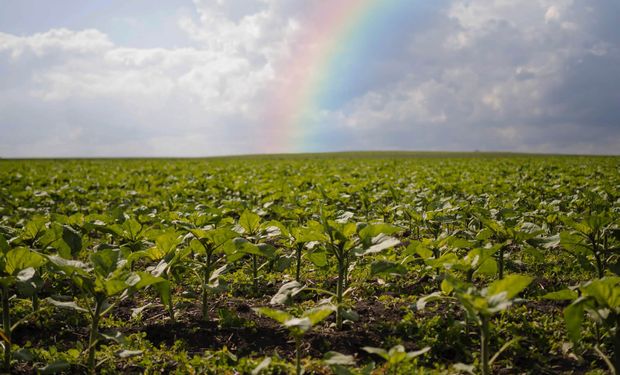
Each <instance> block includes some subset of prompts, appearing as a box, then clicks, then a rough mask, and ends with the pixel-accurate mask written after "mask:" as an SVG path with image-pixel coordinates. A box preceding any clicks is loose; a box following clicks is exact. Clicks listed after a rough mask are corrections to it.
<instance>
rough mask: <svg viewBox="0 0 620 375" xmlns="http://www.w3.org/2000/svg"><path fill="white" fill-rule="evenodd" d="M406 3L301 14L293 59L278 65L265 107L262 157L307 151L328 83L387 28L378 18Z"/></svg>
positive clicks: (350, 4)
mask: <svg viewBox="0 0 620 375" xmlns="http://www.w3.org/2000/svg"><path fill="white" fill-rule="evenodd" d="M409 1H412V0H330V1H319V2H317V3H318V5H315V6H314V7H313V9H309V10H308V12H306V14H308V16H307V19H304V20H303V26H304V27H305V30H304V31H303V32H300V34H301V35H299V39H298V40H296V41H295V42H296V43H295V45H296V46H299V47H298V48H297V49H298V51H297V52H298V53H297V54H295V56H292V57H289V58H288V59H285V60H284V61H283V62H282V66H280V68H282V69H278V71H279V74H278V78H277V79H276V80H277V83H276V85H275V86H276V87H275V89H273V91H272V93H271V95H270V98H269V103H268V104H267V106H266V113H265V119H264V120H265V121H266V122H267V123H268V125H267V128H268V129H267V132H266V135H267V137H268V139H269V140H268V141H267V142H265V145H264V146H265V149H264V150H263V151H264V152H269V153H274V152H300V151H308V146H309V145H308V143H309V142H310V141H311V138H312V137H313V134H312V133H313V132H316V131H317V128H319V127H324V126H325V124H321V113H322V112H323V111H324V109H325V108H326V107H329V106H330V101H333V100H334V98H333V91H334V89H335V88H334V82H337V81H339V80H340V79H339V76H340V75H341V74H343V73H346V72H345V70H346V69H348V68H350V66H351V65H355V64H354V63H355V62H354V61H352V60H354V59H359V58H363V57H364V56H363V52H360V51H363V49H364V44H365V42H366V40H368V38H372V37H373V34H375V33H377V32H381V30H382V29H383V28H382V27H381V26H386V25H385V24H387V23H389V17H381V14H383V15H385V14H389V12H390V11H394V10H397V9H398V7H399V6H400V5H401V4H405V3H407V2H409ZM312 4H316V3H315V2H312ZM381 23H382V24H383V25H381ZM388 26H389V25H388ZM367 52H369V53H372V51H367ZM352 63H353V64H352ZM358 65H359V63H358ZM365 74H368V73H367V72H366V73H365ZM349 75H350V74H349ZM340 84H343V83H340ZM345 84H346V83H345ZM310 148H312V146H310Z"/></svg>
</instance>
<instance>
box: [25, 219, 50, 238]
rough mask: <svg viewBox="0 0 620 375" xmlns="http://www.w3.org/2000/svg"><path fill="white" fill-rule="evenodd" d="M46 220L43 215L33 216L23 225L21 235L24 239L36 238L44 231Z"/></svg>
mask: <svg viewBox="0 0 620 375" xmlns="http://www.w3.org/2000/svg"><path fill="white" fill-rule="evenodd" d="M46 222H47V219H45V218H44V217H41V216H35V217H33V218H32V219H30V221H28V222H27V223H26V225H25V226H24V231H23V232H22V234H21V237H22V238H23V239H24V240H35V239H37V238H38V237H39V236H41V235H42V234H43V232H44V231H45V224H46Z"/></svg>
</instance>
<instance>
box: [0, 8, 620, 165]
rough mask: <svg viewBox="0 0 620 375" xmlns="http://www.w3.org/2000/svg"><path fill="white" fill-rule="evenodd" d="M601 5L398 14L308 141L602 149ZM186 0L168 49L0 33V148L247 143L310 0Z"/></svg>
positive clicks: (605, 22) (95, 150) (608, 99)
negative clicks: (411, 17)
mask: <svg viewBox="0 0 620 375" xmlns="http://www.w3.org/2000/svg"><path fill="white" fill-rule="evenodd" d="M605 1H611V0H596V3H595V4H582V3H579V2H574V1H572V0H532V1H527V2H523V1H513V0H454V1H452V2H450V3H448V4H435V5H433V8H432V10H429V11H428V12H429V14H428V17H427V19H428V20H429V21H428V24H427V25H425V24H424V23H416V22H414V23H408V24H406V25H400V28H399V30H398V39H396V38H394V40H397V43H400V45H399V46H398V48H393V46H390V45H389V43H386V44H385V45H380V46H378V47H377V49H376V50H373V53H372V55H368V56H365V58H367V59H368V61H364V62H362V63H363V64H366V65H365V69H364V70H363V71H364V75H363V76H362V75H360V76H356V77H354V78H355V80H354V81H352V83H353V84H357V83H359V82H362V81H363V83H364V84H363V85H360V87H359V88H357V87H356V88H354V89H351V90H349V91H351V92H350V93H347V96H346V97H344V98H342V99H341V100H340V101H341V105H338V106H337V107H336V108H330V109H325V108H323V109H322V110H321V111H320V113H317V114H315V116H314V118H315V119H316V123H315V124H314V126H313V127H311V128H310V131H309V133H312V132H314V136H316V139H317V140H316V141H315V142H316V143H315V144H314V145H313V146H312V147H313V148H314V149H318V150H325V149H347V148H348V149H360V148H418V149H452V150H458V149H461V150H467V149H501V148H506V149H512V150H521V151H565V152H579V151H583V152H591V151H595V152H617V151H615V150H617V149H619V148H620V147H618V146H620V133H619V129H618V126H617V124H618V123H620V122H614V121H616V119H618V118H620V114H619V113H618V109H617V106H616V107H615V108H614V106H613V103H614V101H615V100H616V99H617V98H618V97H619V96H620V95H619V94H618V90H617V87H618V84H620V82H618V74H615V70H614V69H618V68H614V66H619V65H620V52H619V48H618V47H617V46H618V45H619V44H618V36H617V32H616V31H615V27H616V26H615V24H612V23H613V22H615V21H612V19H613V17H612V18H610V19H606V18H605V16H606V14H605V4H606V3H605ZM194 4H195V14H193V15H192V14H188V13H187V12H180V13H178V15H173V16H174V17H179V18H178V19H177V24H178V25H179V27H180V28H181V29H182V30H183V31H184V32H185V33H186V34H187V36H188V37H189V38H190V39H191V40H192V41H193V43H192V45H191V46H188V47H184V48H148V49H146V48H129V47H125V46H120V45H118V44H117V43H115V42H114V41H113V40H111V38H110V37H109V36H108V35H106V34H104V33H102V32H101V31H98V30H95V29H88V30H68V29H52V30H48V31H45V32H41V33H34V34H31V35H23V36H18V35H13V34H10V33H0V73H2V74H3V81H2V82H0V131H2V132H3V133H4V134H7V136H6V138H5V139H4V140H3V141H0V153H2V154H5V155H12V156H28V155H31V156H33V155H38V156H59V155H64V156H68V155H99V156H101V155H192V156H197V155H210V154H226V153H241V152H244V153H245V152H256V151H261V150H263V149H262V146H261V145H262V144H269V137H271V136H272V135H271V134H269V133H266V132H265V129H269V128H270V126H271V124H269V123H266V122H265V117H264V111H265V105H266V102H268V101H270V100H273V98H274V94H273V92H274V91H275V89H274V88H275V87H278V88H280V89H282V88H283V87H285V88H290V89H291V90H294V89H295V87H296V86H297V80H299V79H302V78H303V76H304V75H306V74H311V73H312V72H310V71H309V70H308V68H311V67H307V66H303V65H298V66H300V67H301V68H299V69H297V70H294V69H293V70H294V71H295V75H294V76H286V77H283V76H282V74H281V73H282V72H283V71H288V72H291V71H292V70H291V69H288V68H289V67H290V66H289V65H291V64H293V62H292V61H293V60H291V59H293V58H295V57H298V56H300V53H301V52H303V51H304V49H305V48H309V47H312V44H313V43H314V41H316V38H309V37H306V38H302V39H300V37H303V36H304V35H306V36H308V35H315V33H320V32H322V31H321V30H320V29H319V27H318V26H319V25H320V21H321V19H320V18H317V17H314V18H313V17H309V16H308V14H309V12H308V9H309V8H312V7H317V6H324V3H323V2H322V1H318V0H315V1H311V2H304V3H303V4H302V3H300V2H290V1H285V0H258V1H251V2H248V1H244V0H231V1H207V0H195V1H194ZM606 27H607V28H606ZM609 30H611V31H609ZM614 38H616V39H614ZM391 40H392V39H391ZM314 47H316V46H314ZM614 62H615V63H616V64H614ZM374 67H380V68H381V69H383V70H381V69H377V70H376V71H374V70H372V69H373V68H374ZM386 67H387V68H386ZM360 71H361V70H360ZM583 77H589V79H584V78H583ZM283 81H284V83H283ZM286 82H289V83H290V85H287V84H286ZM344 82H345V84H347V83H348V81H347V80H344ZM614 82H615V83H616V84H615V85H614ZM614 87H615V89H614ZM335 89H338V88H335ZM614 90H615V91H614ZM284 91H285V92H284V95H287V94H288V92H286V90H284ZM582 92H583V94H580V93H582ZM290 94H291V95H294V92H291V93H290ZM618 100H620V99H618ZM275 104H276V105H277V104H278V103H277V100H276V103H275ZM612 124H616V125H615V127H614V126H613V125H612ZM317 134H318V136H317ZM558 134H559V135H558ZM601 134H602V135H601ZM596 137H598V138H596ZM597 143H598V146H597V147H593V146H592V144H597ZM276 151H277V150H276Z"/></svg>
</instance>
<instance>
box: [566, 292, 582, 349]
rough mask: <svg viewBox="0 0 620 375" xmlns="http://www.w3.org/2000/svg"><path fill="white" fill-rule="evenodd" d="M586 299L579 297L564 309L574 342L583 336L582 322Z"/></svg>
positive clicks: (569, 333)
mask: <svg viewBox="0 0 620 375" xmlns="http://www.w3.org/2000/svg"><path fill="white" fill-rule="evenodd" d="M583 310H584V299H581V298H580V299H578V300H576V301H575V302H573V303H572V304H570V305H569V306H567V307H566V308H565V309H564V321H565V322H566V331H567V332H568V337H569V338H570V339H571V340H572V341H573V342H575V343H576V342H579V339H580V338H581V324H582V323H583Z"/></svg>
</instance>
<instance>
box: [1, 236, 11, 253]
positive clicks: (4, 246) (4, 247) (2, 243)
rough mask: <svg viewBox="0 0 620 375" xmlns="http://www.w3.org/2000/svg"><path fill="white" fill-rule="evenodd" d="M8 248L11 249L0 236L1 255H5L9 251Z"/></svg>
mask: <svg viewBox="0 0 620 375" xmlns="http://www.w3.org/2000/svg"><path fill="white" fill-rule="evenodd" d="M10 248H11V247H10V246H9V243H8V242H7V240H6V238H4V236H3V235H2V234H0V251H2V253H6V252H7V251H9V249H10Z"/></svg>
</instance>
